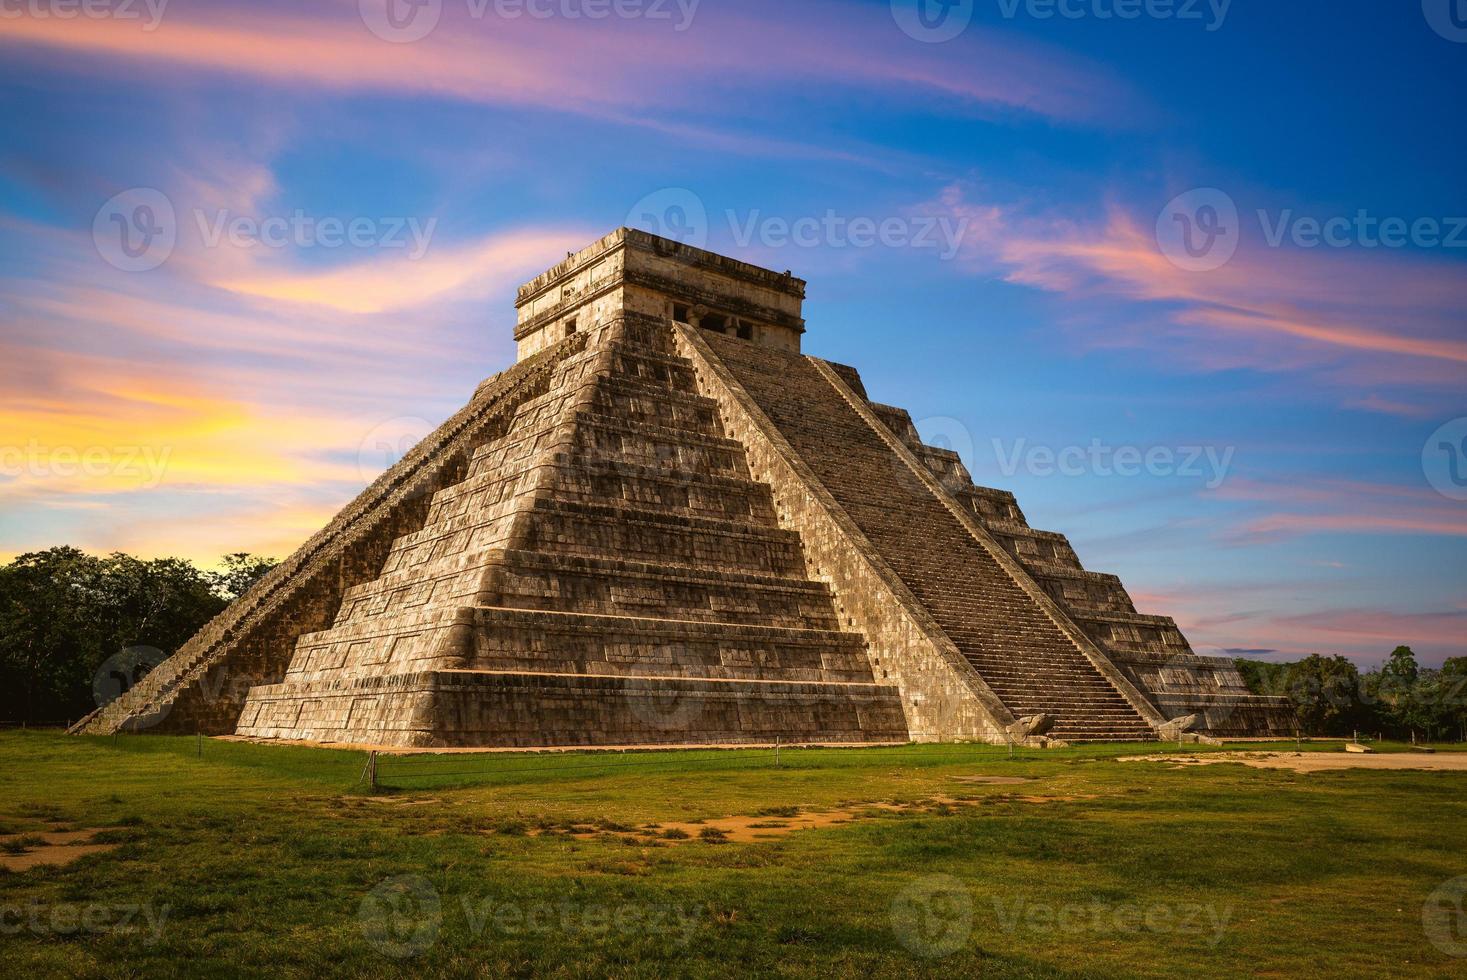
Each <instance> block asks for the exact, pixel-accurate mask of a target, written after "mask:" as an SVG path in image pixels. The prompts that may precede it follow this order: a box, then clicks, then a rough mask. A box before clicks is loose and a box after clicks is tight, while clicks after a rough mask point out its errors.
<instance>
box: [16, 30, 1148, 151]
mask: <svg viewBox="0 0 1467 980" xmlns="http://www.w3.org/2000/svg"><path fill="white" fill-rule="evenodd" d="M356 7H357V5H356V4H355V3H350V4H333V5H328V6H325V7H319V6H318V7H316V8H315V9H314V10H310V11H309V12H304V13H303V12H299V11H293V12H292V13H289V14H282V13H279V12H277V11H273V10H268V9H265V10H261V9H254V10H251V11H250V13H249V15H248V17H246V16H245V15H244V13H243V12H242V11H240V12H236V11H229V10H215V11H206V12H198V10H197V8H194V9H169V10H168V11H167V19H166V22H165V23H164V25H163V26H162V27H161V28H160V29H158V30H155V31H143V30H140V29H139V27H138V25H137V24H136V23H133V22H128V21H121V20H116V19H100V20H99V19H87V18H78V19H71V20H66V21H61V20H58V19H57V18H33V17H19V18H16V19H13V20H7V21H6V27H5V31H4V33H3V34H0V43H3V44H8V45H11V46H13V47H31V48H41V49H49V50H51V51H60V52H65V53H70V54H73V55H76V56H78V58H77V59H75V60H74V63H75V64H76V65H77V66H78V67H83V68H86V67H89V66H90V65H91V64H92V63H93V62H94V59H96V58H98V57H101V58H106V59H123V60H126V61H129V62H132V63H133V64H134V65H135V66H136V67H138V68H141V69H143V70H162V69H174V70H186V71H190V72H202V73H225V74H243V75H248V76H250V77H251V78H255V79H261V80H264V81H266V82H269V83H273V84H278V85H282V86H309V87H312V88H317V89H325V90H334V91H343V92H346V91H359V90H369V91H374V92H382V93H388V94H402V95H409V94H410V95H426V96H431V97H439V98H448V99H455V100H463V101H469V102H477V103H487V104H495V105H510V106H525V107H535V108H551V109H556V110H562V111H568V112H577V113H586V114H595V115H598V116H601V117H606V116H607V115H608V114H610V113H612V112H613V111H620V112H622V113H626V114H629V115H624V116H623V117H622V121H624V122H639V121H640V122H643V123H645V124H647V125H652V126H664V125H667V123H666V122H665V121H657V120H650V119H643V120H639V119H638V117H637V115H636V114H638V113H645V112H648V111H651V110H664V111H666V110H684V111H687V112H691V113H697V114H699V115H703V114H706V111H707V106H708V104H709V97H710V95H715V96H716V95H721V94H726V93H728V92H730V91H738V92H742V93H745V94H747V95H749V96H751V97H750V98H747V99H745V100H744V101H743V102H741V106H742V107H743V108H745V109H747V107H748V106H749V105H754V106H756V107H757V106H758V104H759V102H760V101H763V100H765V99H768V100H770V105H771V106H772V105H775V104H777V102H778V98H779V97H780V96H782V94H783V92H784V91H787V89H788V86H789V85H790V84H824V85H831V86H836V87H848V88H858V89H862V90H864V91H866V92H867V93H876V94H877V95H878V96H879V97H882V98H888V99H900V100H902V101H904V102H911V101H913V100H925V101H927V102H928V103H930V104H932V106H933V108H949V109H956V110H964V109H970V110H974V111H980V112H985V111H986V112H992V111H1004V112H1018V113H1026V114H1038V115H1043V116H1048V117H1052V118H1056V119H1062V120H1066V121H1076V122H1091V121H1110V122H1114V121H1124V120H1125V119H1127V118H1130V117H1134V116H1135V115H1137V114H1139V113H1141V112H1143V111H1144V110H1143V109H1141V108H1140V106H1141V104H1142V100H1141V99H1140V97H1139V96H1137V94H1136V93H1135V92H1134V91H1132V90H1131V89H1129V88H1128V87H1127V86H1125V85H1124V84H1123V83H1121V82H1119V81H1117V80H1116V79H1115V78H1114V77H1112V76H1111V75H1110V74H1109V73H1107V72H1106V71H1105V70H1103V69H1101V68H1099V67H1097V66H1094V65H1090V64H1088V63H1086V62H1084V61H1082V60H1080V59H1077V58H1075V57H1073V56H1070V55H1066V54H1063V53H1061V52H1058V51H1055V50H1051V49H1047V48H1042V47H1039V46H1037V45H1034V44H1032V43H1031V42H1028V41H1025V40H1024V39H1022V38H1020V37H1018V36H1006V35H1002V34H998V33H990V32H988V31H985V30H981V29H979V28H977V27H974V28H973V29H971V30H970V31H968V32H967V33H966V34H965V35H964V36H963V37H962V38H960V39H958V40H956V41H954V42H952V43H950V44H946V45H940V46H932V45H922V44H916V43H914V42H913V41H911V40H910V39H909V38H907V37H906V36H905V35H904V34H902V33H901V31H900V30H899V29H897V27H896V25H895V24H894V23H893V22H892V19H891V17H890V14H889V11H888V10H887V9H886V7H885V5H870V6H851V5H844V4H833V3H826V2H814V3H801V4H799V5H791V4H773V3H766V4H748V5H743V6H741V7H740V8H738V9H734V8H728V7H722V8H720V7H716V6H715V5H713V4H708V5H706V6H704V7H701V8H699V9H698V10H697V12H696V16H695V18H694V19H693V21H692V22H691V25H690V26H689V27H688V28H687V29H686V30H677V29H675V26H676V25H674V24H670V23H667V22H664V21H645V20H644V21H634V20H618V19H616V18H612V19H609V20H605V21H597V22H594V23H584V22H578V21H574V20H569V19H566V18H550V19H546V20H537V19H533V18H528V17H523V18H519V19H517V20H513V21H505V20H498V19H495V18H494V17H493V16H492V15H491V16H488V17H485V18H483V19H481V20H473V19H471V18H469V17H468V15H467V9H468V8H466V7H463V6H462V5H459V4H445V5H444V7H443V14H444V19H443V22H442V23H441V24H440V25H439V26H438V28H437V29H436V30H435V31H434V32H433V33H431V34H430V35H428V36H427V37H426V38H423V39H422V40H419V41H417V42H415V43H405V44H394V43H387V42H386V41H383V40H381V39H379V38H377V37H375V36H373V35H372V34H371V33H370V32H369V31H368V30H367V29H366V27H365V26H364V24H363V23H362V21H361V20H360V19H359V17H358V15H357V10H356ZM491 9H492V8H491ZM832 24H835V25H840V26H839V27H837V28H836V29H834V30H832V28H831V25H832ZM816 37H818V42H816V43H812V39H813V38H816ZM754 65H757V66H758V69H757V71H754V70H751V66H754ZM672 79H676V84H669V81H670V80H672ZM746 148H747V149H751V150H753V151H755V152H759V151H763V150H769V149H775V150H777V149H779V147H772V148H771V147H768V146H750V147H746Z"/></svg>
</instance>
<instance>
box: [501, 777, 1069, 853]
mask: <svg viewBox="0 0 1467 980" xmlns="http://www.w3.org/2000/svg"><path fill="white" fill-rule="evenodd" d="M980 778H981V777H980ZM992 778H995V779H1002V780H1004V782H1003V783H1001V784H1000V785H1010V784H1012V783H1025V782H1031V781H1032V780H1027V779H1017V778H1011V777H992ZM1095 798H1096V797H1094V796H1020V795H1015V794H1010V793H1000V794H990V795H987V796H974V797H962V798H958V797H951V796H931V797H928V798H927V799H924V800H919V801H916V802H912V803H893V802H889V801H875V802H870V803H851V804H847V805H845V806H842V807H839V808H837V809H833V810H808V809H805V808H803V807H793V806H786V807H779V808H778V809H777V811H776V812H771V811H767V810H766V811H764V812H762V813H757V814H752V815H738V816H728V817H710V818H708V819H706V820H698V821H663V822H661V823H655V824H645V825H642V826H639V827H622V826H616V825H608V824H607V822H605V821H602V822H599V823H571V824H567V825H564V826H560V827H554V828H549V827H536V828H534V829H531V830H530V831H529V832H528V833H529V835H530V836H539V835H541V834H560V835H563V836H568V837H577V838H580V839H583V840H594V839H598V838H606V837H612V838H619V839H621V840H623V841H625V842H626V843H646V844H659V845H661V844H681V843H685V842H697V841H701V842H703V843H715V844H757V843H760V842H762V841H771V840H778V839H780V838H782V837H787V836H789V835H790V834H793V833H794V832H795V831H797V830H822V829H825V828H828V827H840V826H844V825H845V824H849V823H854V822H856V821H858V820H868V819H877V818H881V817H891V816H903V815H920V814H930V815H933V816H942V815H945V814H951V813H955V812H957V811H958V810H960V809H968V808H972V807H977V806H987V805H995V804H1001V803H1025V804H1045V803H1072V802H1076V801H1079V800H1093V799H1095Z"/></svg>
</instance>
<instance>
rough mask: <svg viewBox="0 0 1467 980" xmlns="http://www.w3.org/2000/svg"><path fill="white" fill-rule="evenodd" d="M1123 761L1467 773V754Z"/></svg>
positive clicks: (1236, 755)
mask: <svg viewBox="0 0 1467 980" xmlns="http://www.w3.org/2000/svg"><path fill="white" fill-rule="evenodd" d="M1121 761H1122V762H1169V763H1172V764H1173V765H1174V766H1175V767H1176V768H1179V769H1180V768H1185V767H1188V766H1206V765H1214V764H1217V763H1220V762H1239V763H1242V764H1243V765H1245V766H1252V767H1253V768H1255V769H1287V770H1292V771H1293V772H1301V773H1311V772H1338V771H1340V770H1342V769H1427V770H1434V771H1439V772H1467V753H1450V752H1449V753H1441V754H1427V753H1425V752H1382V753H1380V754H1379V755H1357V754H1355V753H1353V752H1210V753H1207V754H1206V755H1131V756H1124V757H1123V758H1122V759H1121Z"/></svg>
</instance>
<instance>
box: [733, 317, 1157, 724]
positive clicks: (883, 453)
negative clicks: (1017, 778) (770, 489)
mask: <svg viewBox="0 0 1467 980" xmlns="http://www.w3.org/2000/svg"><path fill="white" fill-rule="evenodd" d="M705 339H706V340H707V341H708V344H709V346H710V347H711V348H712V349H713V351H714V352H715V353H716V355H717V356H718V358H719V359H720V360H721V361H722V362H723V364H724V365H725V366H726V367H727V368H728V369H729V370H730V371H731V372H732V374H733V375H734V376H735V377H736V378H737V379H738V381H739V382H740V383H741V384H742V385H743V386H744V388H745V390H746V391H747V392H748V393H749V395H750V396H752V398H753V399H754V401H755V402H757V403H758V405H759V407H760V408H761V409H762V410H763V411H764V413H765V414H766V415H767V416H768V417H769V419H770V420H771V421H772V422H773V424H774V425H775V426H776V427H777V428H778V430H779V432H780V433H781V434H782V435H783V437H784V438H785V439H786V440H788V442H789V444H790V445H791V446H792V447H793V449H794V451H795V452H796V453H798V454H799V455H800V457H801V458H802V459H803V460H804V461H805V462H806V463H807V464H808V465H809V466H810V467H811V469H812V470H813V471H814V473H815V476H816V477H817V478H818V479H819V480H820V481H821V483H822V484H823V485H824V487H825V488H826V489H828V490H829V491H830V493H831V494H832V495H833V496H834V498H835V499H836V501H837V502H838V503H839V504H840V506H841V507H842V508H843V509H844V510H845V512H846V513H847V514H849V515H850V517H851V518H852V519H853V520H854V521H855V523H856V524H857V525H858V526H859V528H860V530H861V531H862V532H864V534H865V536H866V537H867V538H869V539H870V541H871V543H872V545H874V547H875V548H876V550H877V551H878V553H879V554H880V556H881V557H882V558H883V559H884V560H885V561H886V562H887V563H888V564H889V565H890V566H891V567H892V568H893V569H894V570H895V572H896V573H897V575H898V576H900V578H901V580H902V581H903V582H904V583H905V584H906V586H907V587H908V588H910V589H911V591H912V593H913V594H914V595H915V596H916V597H917V599H918V600H919V601H920V602H921V603H922V605H923V606H924V607H925V608H926V609H927V610H928V611H929V612H930V613H931V614H932V616H933V617H934V618H935V619H936V620H937V622H938V624H939V625H940V626H941V628H942V630H943V632H944V633H945V634H946V635H947V636H948V637H950V638H951V639H952V641H953V642H954V643H956V645H957V647H958V649H959V650H960V651H961V652H962V654H963V656H964V657H965V658H966V659H967V661H968V662H969V663H970V664H972V666H973V667H974V668H975V669H976V670H977V671H978V673H979V674H980V675H981V676H982V678H983V679H984V680H985V681H986V682H987V683H988V686H989V687H990V688H991V689H992V690H993V692H994V693H995V694H996V695H997V696H998V698H999V699H1000V700H1001V701H1002V702H1003V704H1004V705H1005V707H1007V708H1008V709H1009V711H1010V712H1011V713H1012V714H1013V715H1014V716H1015V717H1024V716H1029V715H1034V714H1039V713H1045V714H1049V715H1052V716H1053V717H1055V718H1056V719H1057V720H1056V723H1055V726H1054V728H1053V729H1052V730H1051V731H1050V733H1049V734H1050V735H1051V737H1054V738H1058V739H1063V740H1065V741H1094V740H1105V741H1140V740H1149V739H1152V738H1154V737H1155V735H1154V729H1153V727H1152V725H1151V724H1149V723H1148V722H1147V721H1146V720H1145V719H1144V718H1143V717H1142V716H1141V715H1140V714H1139V713H1138V711H1137V709H1136V707H1135V706H1134V705H1133V704H1132V703H1131V702H1130V701H1129V700H1128V699H1127V697H1126V696H1125V695H1124V694H1123V693H1122V692H1121V691H1119V690H1118V689H1117V688H1116V686H1115V685H1114V684H1112V683H1111V681H1109V680H1108V679H1107V678H1106V677H1105V676H1103V675H1102V674H1101V673H1100V672H1099V671H1098V670H1097V669H1096V667H1095V665H1094V663H1093V662H1092V661H1091V659H1090V658H1089V657H1087V656H1086V654H1085V653H1084V652H1083V651H1082V650H1080V649H1079V648H1078V647H1077V646H1076V644H1075V642H1074V641H1073V640H1072V639H1070V638H1069V637H1068V636H1067V635H1066V634H1065V633H1064V632H1063V630H1061V629H1060V627H1059V626H1058V625H1057V624H1056V622H1055V621H1054V619H1053V618H1052V617H1051V616H1050V615H1049V614H1047V613H1046V611H1045V610H1044V609H1043V608H1042V607H1041V606H1040V605H1039V604H1037V603H1036V602H1035V601H1034V599H1033V598H1032V597H1031V596H1030V595H1029V594H1027V593H1026V592H1025V591H1024V589H1023V588H1022V587H1021V585H1020V583H1018V582H1016V581H1015V579H1014V577H1013V576H1012V575H1011V574H1010V573H1009V572H1008V571H1007V570H1006V569H1005V568H1003V567H1002V565H1001V564H1000V563H999V562H998V561H996V560H995V558H994V556H993V555H992V554H991V553H990V552H989V551H988V550H987V549H986V548H985V547H984V546H983V545H982V544H981V543H980V542H979V541H977V540H975V539H974V537H973V536H972V534H971V533H970V532H969V531H968V530H967V529H966V528H965V527H964V526H963V525H962V523H960V521H959V520H958V519H957V518H956V517H955V516H954V515H953V514H952V513H951V512H950V511H949V510H948V509H947V507H946V506H945V505H944V504H943V503H942V502H941V501H940V500H939V499H938V497H937V496H936V495H934V494H933V493H932V492H930V491H929V490H928V489H927V488H926V487H925V486H924V485H923V484H922V483H921V482H920V481H919V480H917V479H915V478H914V477H913V475H912V473H911V472H910V470H909V469H907V467H906V465H905V464H904V463H903V462H902V461H901V460H900V458H899V457H898V456H897V455H896V454H895V453H893V451H892V450H891V448H890V447H889V446H888V445H887V444H886V443H885V442H884V441H883V440H882V438H881V437H880V435H879V434H878V433H877V432H875V431H873V429H872V428H871V426H869V425H868V424H867V423H866V421H865V420H863V419H862V418H861V417H860V416H859V415H858V414H857V413H856V412H855V411H854V410H853V409H852V408H851V407H850V406H849V405H848V404H847V403H846V402H845V401H844V400H843V399H842V398H841V397H840V396H839V395H838V394H837V392H836V391H835V390H834V389H833V388H832V387H831V385H830V383H829V382H828V381H827V380H826V378H825V377H824V376H822V374H821V373H820V372H819V370H818V369H817V368H816V367H815V365H814V364H813V363H812V362H811V361H809V360H808V359H807V358H804V357H802V356H799V355H796V354H789V353H785V352H782V351H777V350H771V349H768V348H762V347H757V346H754V345H750V344H743V343H739V342H737V341H735V340H731V339H726V338H722V337H718V336H708V337H706V338H705ZM846 372H848V373H847V374H845V375H844V376H845V377H850V376H851V375H853V374H854V372H850V371H849V369H846ZM857 383H859V381H858V380H857Z"/></svg>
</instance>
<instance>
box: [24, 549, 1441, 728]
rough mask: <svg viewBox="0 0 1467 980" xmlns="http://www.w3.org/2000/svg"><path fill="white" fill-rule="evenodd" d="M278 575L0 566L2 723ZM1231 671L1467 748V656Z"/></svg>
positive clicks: (169, 643)
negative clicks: (1363, 667)
mask: <svg viewBox="0 0 1467 980" xmlns="http://www.w3.org/2000/svg"><path fill="white" fill-rule="evenodd" d="M274 567H275V560H274V559H272V558H262V557H259V556H256V555H251V554H248V553H245V552H238V553H235V554H231V555H225V556H224V559H223V561H222V563H221V566H220V568H219V569H217V570H204V569H200V568H198V567H197V566H195V565H194V564H192V563H191V562H188V561H186V560H184V559H181V558H154V559H141V558H136V557H133V556H132V555H127V554H123V553H122V552H114V553H112V554H110V555H102V556H98V555H89V554H86V553H84V552H82V551H80V550H78V549H76V548H71V547H60V548H50V549H48V550H46V551H37V552H32V553H30V554H24V555H21V556H20V557H18V558H16V559H15V560H14V561H12V562H11V563H9V564H8V565H3V566H0V721H11V722H19V721H24V722H29V723H32V724H43V723H55V722H58V721H67V720H74V719H78V718H81V717H82V716H83V715H85V714H87V713H88V712H89V711H91V710H92V709H93V708H95V707H97V697H98V694H97V690H96V682H97V678H98V676H99V674H98V672H99V670H101V668H102V666H103V664H104V663H107V662H108V661H109V658H112V657H115V656H117V655H118V654H121V653H123V651H129V650H132V649H134V648H139V647H144V648H156V650H158V651H160V652H161V654H160V655H168V654H171V653H173V651H175V650H177V649H178V648H179V647H180V646H182V645H183V644H184V643H185V642H186V641H187V640H188V639H189V638H190V637H191V636H193V635H194V634H195V633H196V632H198V630H199V629H200V627H202V626H203V625H204V624H205V623H207V622H208V621H209V620H210V619H212V618H213V617H214V616H216V615H217V614H218V613H219V612H220V611H222V610H223V609H224V607H225V606H227V605H228V604H229V603H230V602H232V601H233V600H234V599H236V598H238V597H239V596H240V594H241V593H243V592H244V591H245V590H246V589H248V588H249V587H250V585H252V584H253V583H254V582H255V580H256V579H258V578H259V577H260V576H262V575H264V574H265V573H266V572H268V571H269V570H270V569H271V568H274ZM1236 663H1237V665H1238V669H1239V670H1240V671H1241V672H1242V674H1243V678H1244V680H1245V681H1246V682H1247V684H1248V687H1249V689H1250V690H1252V691H1253V692H1254V693H1256V694H1272V695H1282V696H1283V697H1287V698H1289V699H1290V700H1291V701H1292V702H1293V704H1294V707H1295V710H1296V711H1297V713H1298V716H1299V725H1300V730H1301V732H1302V733H1303V734H1305V735H1316V736H1338V737H1348V736H1350V735H1352V734H1354V733H1355V732H1360V733H1362V734H1371V735H1375V734H1380V735H1386V736H1389V737H1394V738H1402V739H1409V738H1412V737H1413V736H1414V737H1416V738H1418V739H1424V740H1426V741H1432V740H1435V739H1439V738H1452V739H1462V740H1464V741H1467V657H1456V658H1453V659H1451V660H1448V661H1447V662H1446V663H1445V664H1444V665H1443V666H1442V668H1441V669H1440V670H1430V669H1425V668H1422V667H1420V666H1419V665H1418V664H1417V661H1416V655H1415V654H1414V653H1413V652H1412V650H1411V648H1410V647H1405V646H1401V647H1397V648H1396V649H1395V651H1394V652H1392V653H1391V655H1390V657H1389V659H1388V660H1387V661H1386V663H1385V664H1384V665H1383V666H1381V667H1379V668H1377V669H1375V670H1371V671H1368V672H1365V673H1361V671H1360V669H1359V668H1358V667H1356V666H1355V664H1353V663H1351V662H1350V661H1349V660H1347V659H1345V658H1344V657H1339V656H1333V657H1325V656H1320V655H1318V654H1315V655H1313V656H1309V657H1306V658H1304V659H1303V660H1299V661H1295V662H1293V663H1265V662H1262V661H1257V660H1242V659H1240V660H1238V661H1236ZM133 679H134V680H136V679H137V678H136V677H134V678H133ZM113 693H116V692H113Z"/></svg>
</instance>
